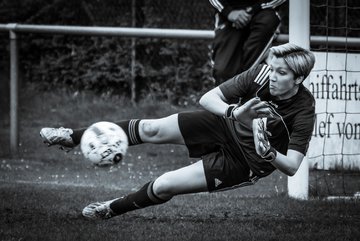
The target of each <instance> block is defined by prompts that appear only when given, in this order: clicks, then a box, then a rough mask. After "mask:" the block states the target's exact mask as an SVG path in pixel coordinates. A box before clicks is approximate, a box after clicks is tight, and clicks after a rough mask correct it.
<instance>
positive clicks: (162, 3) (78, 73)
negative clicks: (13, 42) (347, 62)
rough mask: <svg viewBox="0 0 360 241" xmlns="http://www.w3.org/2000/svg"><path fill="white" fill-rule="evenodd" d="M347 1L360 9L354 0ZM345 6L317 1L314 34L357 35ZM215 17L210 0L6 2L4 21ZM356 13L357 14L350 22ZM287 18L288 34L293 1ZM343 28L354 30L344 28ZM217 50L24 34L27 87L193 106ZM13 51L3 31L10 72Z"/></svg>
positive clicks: (2, 49) (193, 25) (187, 22)
mask: <svg viewBox="0 0 360 241" xmlns="http://www.w3.org/2000/svg"><path fill="white" fill-rule="evenodd" d="M346 3H347V4H348V5H354V6H356V5H359V3H356V1H355V0H352V1H350V0H349V1H346ZM339 5H342V6H343V5H344V1H339V0H327V1H326V0H311V7H312V8H311V23H312V27H311V33H312V34H319V35H325V34H329V35H335V36H344V34H346V36H353V35H355V36H356V35H358V33H359V31H351V30H352V29H356V28H358V27H359V26H358V25H359V21H358V20H357V19H358V18H357V16H355V15H356V12H351V11H352V10H354V9H355V10H356V9H357V8H356V7H355V8H341V7H338V6H339ZM329 6H330V8H332V11H329ZM348 9H350V10H351V11H349V10H348ZM213 14H214V10H213V8H212V7H211V5H210V3H209V2H208V1H207V0H203V1H191V0H183V1H174V0H156V1H155V0H153V1H145V0H88V1H85V0H74V1H67V0H1V1H0V23H21V24H44V25H76V26H107V27H139V28H142V27H148V28H170V29H202V30H211V29H213V24H214V20H213ZM349 14H350V15H351V16H354V17H353V18H348V17H347V16H348V15H349ZM280 15H281V16H282V18H283V21H282V23H283V24H282V26H281V29H280V32H281V33H282V34H287V33H288V4H285V5H284V6H282V8H281V9H280ZM335 16H336V17H335ZM344 16H346V18H345V17H344ZM329 19H332V20H331V21H328V20H329ZM348 19H349V20H348ZM344 21H345V22H344ZM329 24H330V25H329ZM344 24H345V26H347V27H348V28H347V29H349V30H346V29H345V28H344V27H340V26H343V25H344ZM349 26H350V27H349ZM344 31H346V32H344ZM211 48H212V41H211V40H189V39H188V40H186V39H153V38H136V39H131V38H125V37H124V38H121V37H90V36H71V35H50V34H49V35H46V34H19V49H20V50H19V54H20V61H21V63H20V72H21V73H20V76H21V84H22V85H26V84H32V85H36V86H37V87H38V88H39V89H42V90H52V89H54V88H56V89H67V90H70V91H81V90H90V91H94V92H96V93H98V94H100V95H113V94H118V95H122V96H130V95H132V93H133V92H135V93H136V99H137V100H139V99H146V98H152V99H155V100H160V99H161V100H169V101H171V103H173V104H179V105H187V104H189V103H193V102H194V103H195V102H196V101H197V99H198V97H199V96H201V94H202V93H203V92H204V91H206V90H208V89H209V88H212V87H213V86H214V82H213V79H212V77H211V76H212V75H211V62H210V58H211ZM8 52H9V39H8V33H6V32H3V33H0V53H1V54H0V61H1V66H2V67H1V68H2V69H4V70H3V71H4V73H3V74H5V75H6V74H8V73H7V72H8V68H9V66H8V65H9V53H8ZM134 53H136V54H135V55H134ZM132 59H133V60H135V61H133V63H135V65H133V67H135V68H134V71H133V72H132ZM134 86H135V89H134Z"/></svg>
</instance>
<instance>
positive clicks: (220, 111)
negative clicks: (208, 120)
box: [199, 87, 272, 126]
mask: <svg viewBox="0 0 360 241" xmlns="http://www.w3.org/2000/svg"><path fill="white" fill-rule="evenodd" d="M199 103H200V105H201V106H202V107H204V108H205V109H206V110H208V111H210V112H212V113H214V114H215V115H218V116H225V117H227V118H231V119H233V120H236V121H239V122H242V123H245V124H246V125H248V126H251V121H252V120H253V119H254V118H262V117H268V116H272V112H271V109H270V108H269V107H268V104H267V103H266V102H265V101H261V100H260V99H259V98H253V99H250V100H249V101H248V102H246V103H244V104H243V105H241V106H239V105H237V104H228V101H227V99H226V97H225V96H224V94H223V93H222V91H221V89H220V88H219V87H216V88H214V89H212V90H210V91H208V92H207V93H206V94H204V95H203V96H202V97H201V99H200V101H199Z"/></svg>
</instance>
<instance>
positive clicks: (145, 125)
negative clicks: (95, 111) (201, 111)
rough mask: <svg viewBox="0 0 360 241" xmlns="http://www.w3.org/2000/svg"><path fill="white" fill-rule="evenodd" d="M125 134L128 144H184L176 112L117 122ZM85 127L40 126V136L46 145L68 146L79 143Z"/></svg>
mask: <svg viewBox="0 0 360 241" xmlns="http://www.w3.org/2000/svg"><path fill="white" fill-rule="evenodd" d="M116 124H118V125H119V126H120V127H121V128H122V129H123V130H124V131H125V133H126V134H127V136H128V138H129V145H137V144H140V143H143V142H146V143H158V144H160V143H169V144H184V141H183V138H182V135H181V132H180V129H179V124H178V114H174V115H170V116H168V117H164V118H160V119H145V120H138V119H131V120H124V121H120V122H117V123H116ZM85 130H86V128H80V129H69V128H42V129H41V131H40V136H41V138H42V139H43V141H44V142H45V143H47V144H48V145H60V146H64V147H68V148H72V147H75V146H77V145H79V144H80V141H81V137H82V135H83V134H84V132H85Z"/></svg>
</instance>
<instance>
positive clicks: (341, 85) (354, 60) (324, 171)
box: [308, 0, 360, 196]
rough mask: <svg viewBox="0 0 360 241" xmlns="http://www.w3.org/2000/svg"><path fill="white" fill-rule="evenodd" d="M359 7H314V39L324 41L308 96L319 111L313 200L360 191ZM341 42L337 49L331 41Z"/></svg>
mask: <svg viewBox="0 0 360 241" xmlns="http://www.w3.org/2000/svg"><path fill="white" fill-rule="evenodd" d="M359 6H360V5H359V3H358V2H356V1H334V0H317V1H311V16H312V18H311V26H310V27H311V36H319V35H320V36H324V37H325V39H326V41H325V43H321V44H318V45H312V50H313V51H315V52H316V58H317V64H316V66H315V68H314V70H313V71H312V74H311V79H310V87H309V88H310V91H311V92H312V93H313V95H314V97H315V99H316V103H317V106H316V107H317V108H316V123H315V128H314V133H313V134H314V136H313V138H312V141H311V144H310V148H309V154H308V157H309V161H310V166H311V167H312V168H313V171H312V172H310V192H311V194H313V195H315V196H339V195H346V196H351V195H354V194H355V193H356V192H358V191H359V190H360V184H359V178H360V175H359V172H358V171H359V168H360V159H359V157H360V123H359V121H358V120H359V117H360V108H359V100H360V95H359V93H360V89H359V83H358V82H359V78H360V68H359V66H358V63H359V60H358V58H359V57H360V56H359V50H360V48H359V46H356V45H353V44H351V42H350V39H351V38H355V37H358V36H359V33H360V28H359V21H357V20H356V19H355V18H354V16H355V13H356V11H358V10H359ZM334 36H335V37H341V38H342V40H341V41H339V42H337V43H333V42H331V41H330V39H331V38H332V37H334Z"/></svg>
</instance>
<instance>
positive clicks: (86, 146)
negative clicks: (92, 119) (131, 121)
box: [80, 121, 129, 166]
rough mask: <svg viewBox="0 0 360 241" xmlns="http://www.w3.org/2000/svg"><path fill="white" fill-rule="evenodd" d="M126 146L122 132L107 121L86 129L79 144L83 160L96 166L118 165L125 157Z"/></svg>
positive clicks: (125, 137)
mask: <svg viewBox="0 0 360 241" xmlns="http://www.w3.org/2000/svg"><path fill="white" fill-rule="evenodd" d="M128 145H129V142H128V138H127V136H126V134H125V132H124V130H123V129H122V128H121V127H120V126H118V125H116V124H115V123H112V122H107V121H101V122H97V123H94V124H92V125H91V126H90V127H88V128H87V129H86V130H85V132H84V134H83V136H82V137H81V142H80V148H81V151H82V153H83V154H84V156H85V158H86V159H87V160H89V161H91V162H92V163H93V164H95V165H98V166H106V165H113V164H117V163H119V162H120V161H121V160H122V159H123V157H124V156H125V154H126V151H127V148H128Z"/></svg>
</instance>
